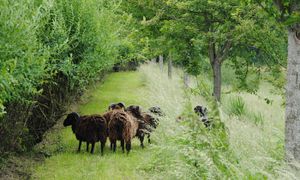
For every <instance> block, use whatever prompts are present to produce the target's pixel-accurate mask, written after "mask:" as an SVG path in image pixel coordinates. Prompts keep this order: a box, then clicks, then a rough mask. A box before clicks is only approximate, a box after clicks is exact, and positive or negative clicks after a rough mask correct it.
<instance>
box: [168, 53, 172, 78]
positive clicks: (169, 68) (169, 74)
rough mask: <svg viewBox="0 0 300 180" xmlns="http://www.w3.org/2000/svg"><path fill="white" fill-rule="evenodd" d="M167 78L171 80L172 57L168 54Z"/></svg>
mask: <svg viewBox="0 0 300 180" xmlns="http://www.w3.org/2000/svg"><path fill="white" fill-rule="evenodd" d="M168 77H169V78H170V79H172V56H171V53H169V59H168Z"/></svg>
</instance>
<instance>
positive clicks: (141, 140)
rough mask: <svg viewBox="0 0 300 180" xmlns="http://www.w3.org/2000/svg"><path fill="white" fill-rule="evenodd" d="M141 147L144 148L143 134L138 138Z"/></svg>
mask: <svg viewBox="0 0 300 180" xmlns="http://www.w3.org/2000/svg"><path fill="white" fill-rule="evenodd" d="M139 139H140V142H141V147H142V148H144V134H142V135H141V136H140V137H139Z"/></svg>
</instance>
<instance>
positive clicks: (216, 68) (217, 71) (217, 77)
mask: <svg viewBox="0 0 300 180" xmlns="http://www.w3.org/2000/svg"><path fill="white" fill-rule="evenodd" d="M212 68H213V74H214V92H213V95H214V96H215V98H216V100H217V101H219V102H220V101H221V63H220V62H219V61H218V60H217V59H215V60H214V61H213V64H212Z"/></svg>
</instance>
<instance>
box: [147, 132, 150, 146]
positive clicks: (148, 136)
mask: <svg viewBox="0 0 300 180" xmlns="http://www.w3.org/2000/svg"><path fill="white" fill-rule="evenodd" d="M147 138H148V143H149V144H151V140H150V134H148V135H147Z"/></svg>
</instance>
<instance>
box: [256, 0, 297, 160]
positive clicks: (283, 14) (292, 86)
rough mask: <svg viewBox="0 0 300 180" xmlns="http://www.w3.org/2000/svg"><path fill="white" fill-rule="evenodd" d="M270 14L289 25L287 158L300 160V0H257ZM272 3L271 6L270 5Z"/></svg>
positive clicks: (286, 123) (286, 120)
mask: <svg viewBox="0 0 300 180" xmlns="http://www.w3.org/2000/svg"><path fill="white" fill-rule="evenodd" d="M256 3H258V4H259V5H260V6H261V7H263V8H264V9H265V10H266V11H267V12H269V14H271V15H272V16H273V17H275V18H276V19H277V21H278V22H281V23H283V24H285V25H286V26H287V31H288V65H287V84H286V117H285V118H286V119H285V150H286V151H285V152H286V159H287V160H288V161H292V160H296V161H300V140H299V138H300V114H299V109H300V88H299V87H300V83H299V74H300V69H299V64H300V2H299V1H297V0H291V1H286V0H273V3H274V5H275V6H276V8H277V9H278V11H277V12H275V11H274V9H272V8H266V7H268V5H270V3H272V1H256ZM269 7H270V6H269Z"/></svg>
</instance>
